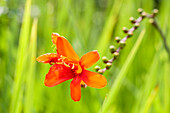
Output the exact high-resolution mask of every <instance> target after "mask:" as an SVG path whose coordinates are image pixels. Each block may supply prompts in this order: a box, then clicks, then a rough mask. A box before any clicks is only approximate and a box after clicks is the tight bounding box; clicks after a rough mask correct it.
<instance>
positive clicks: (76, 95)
mask: <svg viewBox="0 0 170 113" xmlns="http://www.w3.org/2000/svg"><path fill="white" fill-rule="evenodd" d="M80 82H81V79H80V78H79V76H76V77H75V78H74V79H73V80H72V81H71V84H70V92H71V98H72V99H73V100H74V101H79V100H80V98H81V85H80Z"/></svg>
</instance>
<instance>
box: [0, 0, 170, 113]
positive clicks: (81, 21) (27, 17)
mask: <svg viewBox="0 0 170 113" xmlns="http://www.w3.org/2000/svg"><path fill="white" fill-rule="evenodd" d="M139 7H141V8H143V9H144V10H145V11H146V12H149V13H151V12H152V10H153V8H158V9H159V14H158V15H157V20H158V22H159V25H160V27H161V28H162V30H163V32H164V33H165V35H166V37H167V43H168V46H169V44H170V43H169V42H170V33H169V30H170V13H169V12H170V1H169V0H41V1H40V0H33V1H31V0H26V1H24V0H23V1H21V0H1V1H0V113H9V112H10V113H70V112H71V113H97V112H105V113H170V97H169V96H170V82H169V80H170V74H169V73H170V62H169V61H168V55H167V53H166V51H165V49H164V46H163V43H162V40H161V37H160V35H159V33H158V32H157V31H156V30H155V28H154V27H153V26H152V25H151V24H149V23H148V19H145V20H144V21H143V22H142V23H140V28H138V29H137V31H135V33H134V36H133V37H132V38H130V39H129V40H128V41H127V44H126V47H125V48H124V49H123V50H122V51H121V53H120V57H119V58H118V59H117V60H116V61H115V62H114V63H113V66H112V68H111V69H110V70H109V71H107V72H106V73H104V76H105V77H106V78H107V80H108V84H107V86H106V87H105V88H102V89H94V88H90V87H87V88H85V89H82V98H81V100H80V101H79V102H74V101H73V100H71V97H70V82H71V80H69V81H66V82H64V83H62V84H59V85H58V86H55V87H51V88H49V87H46V86H44V78H45V75H46V74H47V72H48V70H49V68H50V65H48V64H42V63H38V62H36V57H37V56H39V55H42V54H45V53H51V52H54V51H53V48H52V47H51V45H52V41H51V34H52V33H53V32H56V33H59V34H60V35H62V36H65V37H66V38H67V39H68V40H69V42H70V43H71V44H72V46H73V48H74V50H75V51H76V52H77V54H78V55H79V56H82V55H83V54H85V53H87V52H89V51H91V50H98V51H99V53H100V55H101V57H102V56H104V55H105V56H108V57H109V58H111V57H112V55H111V54H110V53H109V49H108V47H109V45H110V44H114V45H115V46H118V45H117V44H116V42H115V41H114V37H115V36H120V37H122V38H123V37H124V36H125V34H124V33H123V32H122V30H121V28H122V27H124V26H126V27H128V28H130V27H131V26H132V25H131V23H130V22H129V20H128V19H129V17H131V16H133V17H135V18H137V17H138V16H139V14H138V13H137V11H136V10H137V9H138V8H139ZM169 47H170V46H169ZM98 65H100V66H101V67H104V65H103V63H102V62H101V60H100V61H99V62H98ZM89 70H91V71H94V69H93V68H90V69H89ZM107 98H108V99H107ZM103 103H104V104H103Z"/></svg>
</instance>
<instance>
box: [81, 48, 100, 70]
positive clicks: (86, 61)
mask: <svg viewBox="0 0 170 113" xmlns="http://www.w3.org/2000/svg"><path fill="white" fill-rule="evenodd" d="M99 59H100V56H99V53H98V52H97V51H96V50H94V51H90V52H88V53H86V54H85V55H83V56H82V57H81V59H80V61H79V62H80V64H81V66H82V67H84V68H89V67H91V66H92V65H93V64H95V63H96V62H97V61H98V60H99Z"/></svg>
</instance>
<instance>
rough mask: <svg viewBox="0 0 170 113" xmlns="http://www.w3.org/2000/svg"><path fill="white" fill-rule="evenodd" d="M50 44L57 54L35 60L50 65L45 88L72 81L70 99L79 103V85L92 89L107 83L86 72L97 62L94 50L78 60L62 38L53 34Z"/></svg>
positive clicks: (97, 75) (101, 77) (94, 73)
mask: <svg viewBox="0 0 170 113" xmlns="http://www.w3.org/2000/svg"><path fill="white" fill-rule="evenodd" d="M52 42H53V44H55V45H56V47H57V53H47V54H44V55H41V56H39V57H38V58H37V61H38V62H43V63H49V64H50V65H52V66H51V68H50V70H49V72H48V73H47V74H46V77H45V80H44V84H45V86H48V87H53V86H56V85H58V84H60V83H62V82H64V81H66V80H69V79H73V80H72V81H71V84H70V90H71V98H72V99H73V100H74V101H79V100H80V98H81V84H86V85H87V86H90V87H94V88H102V87H105V86H106V84H107V81H106V78H105V77H104V76H103V75H100V74H98V73H96V72H91V71H88V70H86V69H87V68H89V67H91V66H92V65H93V64H94V63H96V62H97V61H98V60H99V58H100V56H99V54H98V52H97V51H96V50H95V51H91V52H88V53H86V54H85V55H83V56H82V57H81V58H80V59H79V56H78V55H77V54H76V52H75V51H74V49H73V48H72V46H71V45H70V43H69V42H68V41H67V39H65V38H64V37H63V36H60V35H59V34H57V33H53V34H52Z"/></svg>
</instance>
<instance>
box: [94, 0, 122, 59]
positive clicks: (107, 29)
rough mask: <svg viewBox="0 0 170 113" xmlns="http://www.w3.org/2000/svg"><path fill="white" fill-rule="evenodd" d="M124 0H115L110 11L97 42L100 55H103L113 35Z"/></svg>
mask: <svg viewBox="0 0 170 113" xmlns="http://www.w3.org/2000/svg"><path fill="white" fill-rule="evenodd" d="M122 2H123V0H118V1H115V3H114V4H113V6H112V9H111V11H110V14H109V17H108V19H107V21H106V23H105V26H104V29H103V32H102V34H101V37H100V39H99V41H98V43H97V47H96V50H98V51H99V53H100V55H101V56H103V54H104V51H105V50H106V48H107V45H108V43H109V41H110V39H111V37H112V33H113V29H114V27H115V25H116V22H117V16H118V14H119V11H120V8H121V6H122Z"/></svg>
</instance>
